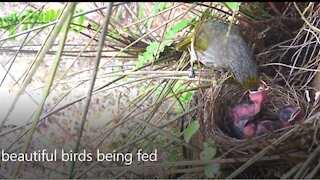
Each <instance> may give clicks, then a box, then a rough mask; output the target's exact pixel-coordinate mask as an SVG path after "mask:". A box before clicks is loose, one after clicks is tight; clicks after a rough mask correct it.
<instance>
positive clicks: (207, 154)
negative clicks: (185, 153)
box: [200, 142, 217, 160]
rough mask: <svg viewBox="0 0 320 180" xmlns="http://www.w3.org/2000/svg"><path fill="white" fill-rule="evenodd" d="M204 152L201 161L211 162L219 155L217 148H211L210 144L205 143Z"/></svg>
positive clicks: (201, 154)
mask: <svg viewBox="0 0 320 180" xmlns="http://www.w3.org/2000/svg"><path fill="white" fill-rule="evenodd" d="M203 146H204V148H203V151H202V152H201V153H200V159H201V160H210V159H212V158H214V156H215V155H216V154H217V148H214V147H209V144H208V143H206V142H205V143H203Z"/></svg>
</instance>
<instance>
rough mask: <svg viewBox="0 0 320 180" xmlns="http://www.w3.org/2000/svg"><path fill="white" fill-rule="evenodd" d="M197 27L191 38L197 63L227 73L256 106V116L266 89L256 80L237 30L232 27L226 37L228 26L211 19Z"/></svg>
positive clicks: (255, 69) (249, 57)
mask: <svg viewBox="0 0 320 180" xmlns="http://www.w3.org/2000/svg"><path fill="white" fill-rule="evenodd" d="M199 23H200V24H198V26H197V28H196V30H195V34H194V49H195V53H196V56H197V58H198V60H199V61H200V62H201V63H203V64H204V65H205V66H207V67H211V68H214V69H218V70H230V71H231V72H232V73H233V74H234V77H235V79H236V80H237V81H238V82H239V83H240V84H241V85H242V87H243V88H244V89H245V90H247V91H248V92H249V97H250V100H251V101H253V102H254V103H255V104H256V112H259V111H260V110H261V106H262V104H263V102H264V101H265V99H266V97H267V92H268V90H269V88H268V86H267V85H266V83H265V82H264V81H262V80H261V79H260V78H259V76H258V72H257V67H256V65H255V63H254V62H253V59H252V56H251V53H250V51H249V47H248V45H247V43H246V42H245V40H244V39H243V38H242V35H241V33H240V31H239V29H238V28H237V27H236V26H235V25H232V26H231V29H230V31H229V34H227V33H228V28H229V24H226V23H223V22H220V21H217V20H213V19H208V20H206V21H204V22H199Z"/></svg>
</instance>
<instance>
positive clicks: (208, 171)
mask: <svg viewBox="0 0 320 180" xmlns="http://www.w3.org/2000/svg"><path fill="white" fill-rule="evenodd" d="M219 170H220V164H218V163H213V164H208V165H206V167H205V168H204V173H205V175H206V176H207V177H208V178H218V177H219V175H220V171H219Z"/></svg>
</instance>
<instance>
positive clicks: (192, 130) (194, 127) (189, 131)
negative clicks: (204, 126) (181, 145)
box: [183, 121, 200, 143]
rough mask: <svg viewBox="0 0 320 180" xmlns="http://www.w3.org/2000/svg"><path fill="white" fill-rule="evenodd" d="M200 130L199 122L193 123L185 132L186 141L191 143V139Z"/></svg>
mask: <svg viewBox="0 0 320 180" xmlns="http://www.w3.org/2000/svg"><path fill="white" fill-rule="evenodd" d="M199 128H200V123H199V121H193V122H191V123H190V124H189V126H188V127H187V128H186V129H185V130H184V131H183V137H184V140H185V141H186V142H187V143H189V141H190V139H191V137H192V136H193V135H194V134H196V133H197V131H198V130H199Z"/></svg>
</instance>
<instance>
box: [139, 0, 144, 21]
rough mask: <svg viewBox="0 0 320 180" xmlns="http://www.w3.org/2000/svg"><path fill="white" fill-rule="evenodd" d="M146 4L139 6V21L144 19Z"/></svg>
mask: <svg viewBox="0 0 320 180" xmlns="http://www.w3.org/2000/svg"><path fill="white" fill-rule="evenodd" d="M144 5H145V4H144V3H141V4H140V6H139V11H138V20H140V19H142V18H143V14H144Z"/></svg>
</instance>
